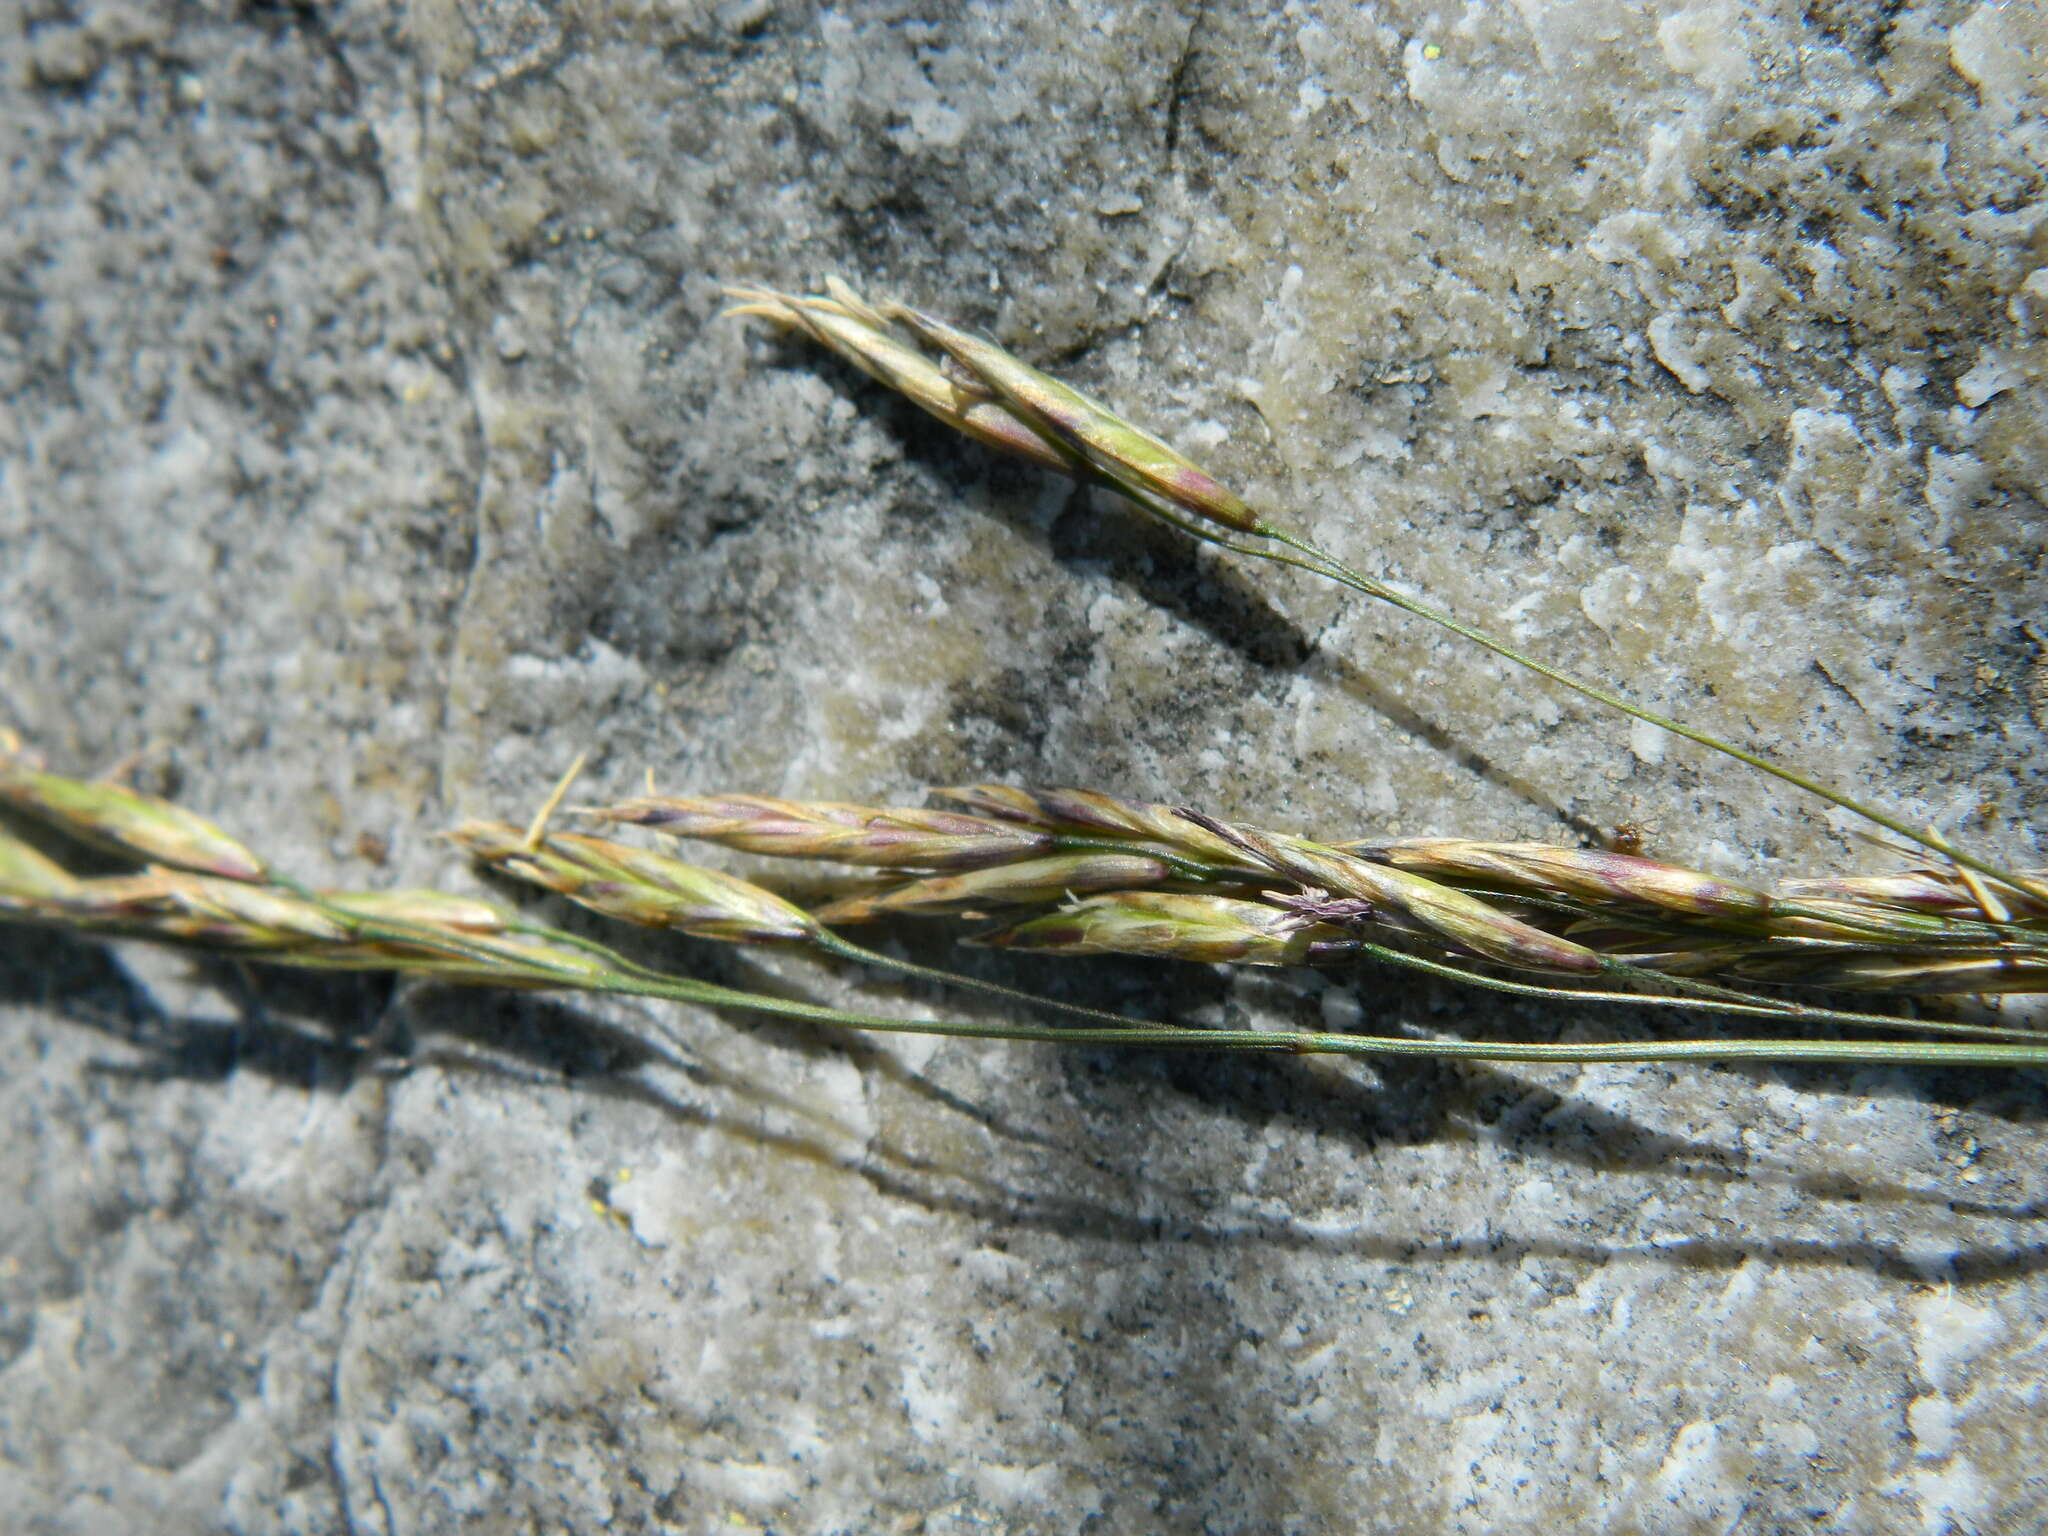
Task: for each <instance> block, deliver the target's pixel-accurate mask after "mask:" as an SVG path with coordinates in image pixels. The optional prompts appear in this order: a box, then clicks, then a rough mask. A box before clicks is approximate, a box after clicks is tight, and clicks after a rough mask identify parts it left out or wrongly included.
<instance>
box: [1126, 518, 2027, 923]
mask: <svg viewBox="0 0 2048 1536" xmlns="http://www.w3.org/2000/svg"><path fill="white" fill-rule="evenodd" d="M1148 510H1149V509H1148ZM1267 536H1268V537H1270V538H1272V539H1274V540H1276V541H1277V542H1279V543H1281V544H1285V545H1287V546H1288V547H1290V548H1292V549H1296V550H1299V551H1300V552H1301V553H1302V554H1303V555H1306V556H1307V557H1308V558H1307V559H1306V560H1297V559H1294V558H1292V557H1290V556H1287V555H1281V554H1275V553H1273V552H1272V551H1269V550H1258V549H1252V548H1249V547H1245V546H1240V547H1241V548H1244V551H1245V553H1248V554H1254V555H1257V556H1259V557H1261V558H1263V559H1268V560H1273V561H1276V562H1278V563H1279V564H1282V565H1291V566H1294V567H1296V568H1297V569H1300V570H1305V571H1310V572H1312V573H1314V574H1316V575H1319V576H1322V577H1324V578H1325V579H1327V580H1330V581H1335V582H1337V583H1339V584H1340V585H1342V586H1346V587H1349V588H1351V589H1352V590H1353V591H1354V592H1359V593H1363V594H1364V595H1365V596H1367V597H1374V598H1378V599H1379V600H1380V601H1381V602H1383V603H1390V604H1392V605H1393V606H1394V607H1396V608H1399V609H1401V610H1402V611H1403V612H1406V613H1412V614H1414V615H1415V616H1416V617H1417V618H1420V619H1427V620H1428V621H1429V622H1430V623H1432V624H1435V625H1437V626H1439V627H1440V628H1443V629H1447V630H1449V631H1450V632H1451V633H1452V634H1454V635H1458V636H1461V637H1462V638H1464V639H1466V640H1470V641H1471V642H1472V643H1473V644H1474V645H1479V646H1483V647H1485V648H1486V649H1487V650H1489V651H1492V652H1493V653H1494V654H1495V655H1497V656H1501V657H1504V658H1506V659H1507V660H1509V661H1512V662H1514V663H1515V664H1516V665H1517V666H1520V667H1526V668H1528V669H1529V670H1530V671H1531V672H1534V673H1536V674H1537V675H1538V676H1539V677H1546V678H1548V679H1550V681H1552V682H1553V683H1557V684H1558V685H1560V686H1561V687H1565V688H1569V689H1571V690H1572V692H1574V693H1576V694H1579V695H1581V696H1582V697H1584V698H1588V699H1592V700H1594V701H1595V702H1596V703H1600V704H1605V705H1606V706H1607V707H1608V708H1610V709H1617V710H1619V711H1621V713H1623V714H1625V715H1628V716H1630V717H1632V718H1634V719H1637V720H1641V721H1643V722H1645V723H1646V724H1649V725H1654V726H1656V727H1658V728H1659V729H1660V730H1666V731H1669V732H1671V734H1672V735H1674V736H1683V737H1684V738H1685V739H1686V740H1687V741H1692V742H1697V743H1698V744H1699V745H1700V746H1703V747H1707V748H1709V749H1711V750H1713V751H1715V752H1720V753H1723V754H1724V755H1726V756H1728V757H1732V758H1734V759H1735V760H1736V761H1737V762H1740V763H1746V764H1747V765H1748V766H1750V767H1751V768H1754V769H1756V770H1757V771H1758V772H1760V773H1767V774H1769V775H1770V776H1771V777H1772V778H1774V779H1778V780H1781V781H1782V782H1784V783H1787V784H1790V785H1792V786H1794V787H1795V788H1798V789H1803V790H1805V791H1806V792H1807V793H1808V794H1812V795H1818V796H1819V797H1820V798H1821V799H1823V800H1826V801H1828V802H1829V803H1830V804H1833V805H1838V806H1840V807H1841V808H1842V809H1843V810H1845V811H1850V812H1853V813H1854V814H1855V815H1858V816H1861V817H1862V818H1863V819H1864V820H1866V821H1870V822H1874V823H1876V824H1877V825H1878V826H1880V827H1883V828H1884V829H1885V830H1886V831H1889V832H1894V833H1897V834H1898V835H1899V836H1900V837H1905V838H1910V839H1911V840H1912V841H1914V842H1916V843H1918V844H1919V845H1920V846H1921V847H1923V848H1930V849H1932V850H1933V851H1934V852H1936V853H1938V854H1940V855H1941V856H1942V857H1943V858H1946V859H1950V860H1953V861H1954V862H1955V863H1957V864H1962V865H1965V866H1967V867H1968V868H1970V869H1973V870H1975V871H1977V873H1979V874H1982V875H1988V876H1990V877H1991V878H1992V879H1994V880H1997V881H1999V882H2000V883H2002V884H2005V885H2009V886H2011V887H2012V888H2013V889H2015V890H2019V891H2024V892H2026V893H2027V894H2028V895H2030V896H2036V897H2040V898H2042V899H2044V900H2048V888H2044V887H2042V886H2041V885H2039V884H2037V883H2035V882H2033V881H2029V880H2026V879H2024V878H2022V877H2021V876H2019V875H2016V874H2014V873H2012V872H2011V871H2009V870H2006V869H2002V868H2000V867H1999V866H1998V865H1996V864H1993V863H1991V862H1990V861H1989V860H1986V859H1981V858H1978V857H1977V856H1976V855H1975V854H1972V853H1968V852H1966V851H1965V850H1963V849H1961V848H1958V847H1956V845H1955V844H1953V843H1951V842H1950V841H1949V840H1948V839H1947V838H1945V837H1943V836H1942V835H1941V834H1940V833H1938V832H1936V831H1934V830H1933V829H1932V828H1931V827H1929V828H1918V829H1916V828H1914V827H1913V826H1911V825H1909V824H1908V823H1906V822H1904V821H1901V820H1900V819H1899V818H1898V817H1896V816H1893V815H1891V814H1889V813H1888V812H1885V811H1881V810H1879V809H1878V808H1877V807H1876V806H1873V805H1868V804H1865V803H1864V802H1863V801H1860V800H1856V799H1854V798H1852V797H1850V796H1848V795H1845V794H1843V793H1841V792H1840V791H1838V790H1834V789H1830V788H1828V787H1827V786H1826V785H1825V784H1822V783H1820V782H1819V781H1818V780H1815V779H1811V778H1808V777H1807V776H1806V775H1805V774H1803V773H1799V772H1798V771H1796V770H1794V769H1791V768H1784V767H1780V766H1779V765H1778V764H1777V763H1774V762H1772V761H1771V760H1770V759H1769V758H1767V757H1763V756H1761V755H1759V754H1758V753H1755V752H1751V751H1749V750H1748V749H1747V748H1744V747H1739V746H1736V745H1735V744H1734V743H1733V742H1728V741H1723V740H1722V739H1721V738H1720V737H1718V736H1714V735H1710V734H1709V733H1708V732H1706V731H1701V730H1696V729H1694V728H1693V727H1692V726H1689V725H1686V724H1684V723H1682V722H1680V721H1677V720H1674V719H1672V718H1671V717H1670V716H1669V715H1663V714H1659V713H1658V712H1657V711H1656V710H1654V709H1648V708H1645V707H1644V706H1642V705H1640V704H1635V703H1631V702H1630V701H1629V700H1627V699H1625V698H1623V697H1622V696H1621V695H1620V694H1618V693H1614V692H1611V691H1610V690H1608V689H1606V688H1602V687H1600V686H1599V685H1598V684H1595V683H1587V682H1581V681H1580V680H1579V679H1578V678H1576V677H1573V676H1571V675H1570V674H1569V673H1566V672H1560V671H1559V670H1558V669H1557V668H1555V667H1553V666H1550V665H1549V664H1547V663H1545V662H1542V661H1538V660H1537V659H1536V658H1535V657H1534V656H1531V655H1528V654H1527V653H1526V652H1523V651H1519V650H1517V649H1515V647H1513V646H1512V645H1509V644H1508V643H1507V642H1506V641H1505V640H1497V639H1495V638H1494V637H1493V636H1492V635H1489V634H1487V633H1486V632H1485V631H1484V630H1481V629H1475V628H1473V627H1472V626H1471V625H1470V624H1467V623H1465V622H1463V621H1462V620H1460V619H1457V618H1454V617H1453V616H1452V615H1450V614H1448V613H1446V612H1444V611H1443V610H1442V609H1440V608H1434V607H1431V606H1430V605H1429V604H1428V603H1425V602H1422V601H1420V600H1419V599H1416V598H1412V597H1409V596H1407V595H1406V594H1404V593H1401V592H1397V591H1395V590H1394V589H1393V588H1392V587H1390V586H1388V585H1387V584H1386V583H1385V582H1382V581H1377V580H1375V579H1373V578H1372V577H1370V576H1366V575H1363V574H1361V573H1359V572H1357V571H1354V570H1352V569H1351V568H1350V567H1349V566H1347V565H1345V564H1344V563H1343V562H1342V561H1340V560H1338V559H1337V558H1336V557H1335V556H1333V555H1331V554H1329V553H1328V552H1327V551H1325V550H1323V549H1321V548H1319V547H1317V546H1316V545H1315V544H1312V543H1310V542H1309V541H1308V540H1306V539H1298V538H1296V537H1295V536H1294V535H1292V534H1290V533H1287V532H1285V531H1283V530H1280V529H1277V528H1275V529H1268V530H1267Z"/></svg>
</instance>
